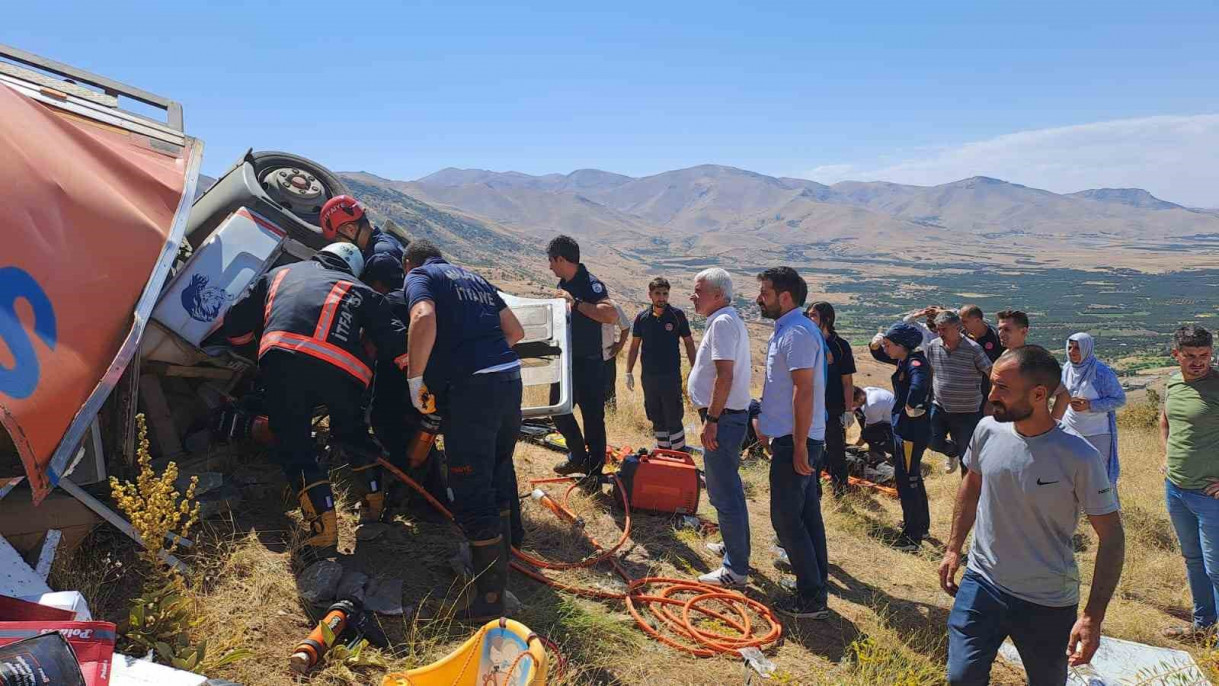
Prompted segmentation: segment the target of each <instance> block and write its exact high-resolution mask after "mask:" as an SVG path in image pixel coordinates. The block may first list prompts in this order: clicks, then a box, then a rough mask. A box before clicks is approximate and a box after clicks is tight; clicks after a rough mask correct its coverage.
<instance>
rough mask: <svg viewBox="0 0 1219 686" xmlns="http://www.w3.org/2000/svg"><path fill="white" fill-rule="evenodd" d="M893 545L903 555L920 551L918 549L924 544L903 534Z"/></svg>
mask: <svg viewBox="0 0 1219 686" xmlns="http://www.w3.org/2000/svg"><path fill="white" fill-rule="evenodd" d="M891 545H892V546H893V549H894V550H900V551H902V552H903V553H913V552H917V551H918V549H919V548H920V547H921V546H922V545H923V542H922V541H916V540H914V539H913V538H910V537H909V536H906V535H905V534H902V535H901V536H898V537H897V540H896V541H894V542H893V543H892V544H891Z"/></svg>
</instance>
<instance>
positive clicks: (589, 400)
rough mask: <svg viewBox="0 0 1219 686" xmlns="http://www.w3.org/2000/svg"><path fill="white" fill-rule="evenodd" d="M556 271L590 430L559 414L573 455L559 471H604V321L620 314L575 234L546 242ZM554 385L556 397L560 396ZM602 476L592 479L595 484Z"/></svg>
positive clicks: (576, 388)
mask: <svg viewBox="0 0 1219 686" xmlns="http://www.w3.org/2000/svg"><path fill="white" fill-rule="evenodd" d="M546 257H547V259H548V260H549V262H550V271H551V272H553V273H554V275H555V276H557V277H559V288H560V289H561V290H560V295H562V296H563V297H564V298H565V299H566V300H567V309H568V312H569V313H570V316H571V378H572V386H573V389H572V391H573V399H574V402H575V404H576V405H579V406H580V416H581V417H583V419H584V431H583V432H581V431H580V425H579V424H577V423H576V417H575V415H574V414H565V415H560V416H558V417H555V418H554V425H555V426H556V427H557V428H558V429H559V433H561V434H563V439H564V440H565V441H566V442H567V460H565V461H564V462H561V463H559V464H557V465H555V468H554V470H555V472H556V473H558V474H562V475H564V476H566V475H568V474H585V475H588V476H591V477H600V476H601V467H602V466H603V465H604V464H605V381H604V378H603V374H604V373H605V365H604V363H603V361H602V359H601V325H602V324H611V323H613V322H615V321H617V319H618V311H617V309H615V308H614V303H613V302H611V301H610V299H609V289H607V288H606V287H605V284H603V283H601V282H600V281H599V280H597V277H595V276H593V275H592V274H589V273H588V268H587V267H585V266H584V265H583V264H582V263H581V262H580V245H579V244H578V243H576V241H575V239H573V238H571V237H570V236H557V237H556V238H554V239H552V240H551V241H550V244H549V245H547V246H546ZM555 394H556V388H555V387H552V388H551V402H552V403H553V402H556V401H557V398H556V397H555ZM598 482H599V478H598V479H590V480H589V481H588V484H587V485H588V486H589V487H595V485H596V484H597V483H598Z"/></svg>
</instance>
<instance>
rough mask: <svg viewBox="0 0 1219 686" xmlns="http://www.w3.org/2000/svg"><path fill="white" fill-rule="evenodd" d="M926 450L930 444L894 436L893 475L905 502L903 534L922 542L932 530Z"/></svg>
mask: <svg viewBox="0 0 1219 686" xmlns="http://www.w3.org/2000/svg"><path fill="white" fill-rule="evenodd" d="M926 449H927V444H926V443H916V442H915V441H907V440H903V439H902V437H901V436H897V435H895V436H893V472H894V474H893V478H894V481H896V482H897V497H898V498H900V499H901V502H902V520H903V521H904V525H903V527H902V534H904V535H905V536H906V538H909V539H911V540H913V541H922V540H923V537H924V536H926V535H927V532H928V531H930V530H931V511H930V508H929V506H928V504H927V486H926V485H925V484H924V483H923V451H925V450H926Z"/></svg>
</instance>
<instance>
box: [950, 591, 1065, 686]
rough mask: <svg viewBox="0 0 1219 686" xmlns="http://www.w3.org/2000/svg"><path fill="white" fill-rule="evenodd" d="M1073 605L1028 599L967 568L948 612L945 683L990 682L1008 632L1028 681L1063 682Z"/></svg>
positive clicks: (1038, 684) (1039, 685) (1039, 684)
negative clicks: (1059, 604)
mask: <svg viewBox="0 0 1219 686" xmlns="http://www.w3.org/2000/svg"><path fill="white" fill-rule="evenodd" d="M1076 607H1077V606H1075V605H1071V606H1070V607H1046V606H1044V605H1037V604H1036V603H1030V602H1028V601H1027V600H1021V599H1019V598H1017V597H1015V596H1013V595H1011V594H1008V593H1005V592H1004V591H1002V590H1001V589H999V588H998V587H997V586H995V585H994V584H992V583H990V582H989V581H987V580H986V579H984V578H982V576H981V575H980V574H978V573H976V572H974V571H972V570H969V569H967V570H965V574H964V575H962V577H961V585H960V590H958V591H957V597H956V600H955V601H954V602H953V604H952V612H951V613H950V614H949V615H948V683H949V684H950V685H951V686H975V685H978V686H984V685H985V684H989V683H990V668H991V664H992V663H994V661H995V654H996V653H997V652H998V650H999V646H1000V645H1002V644H1003V639H1005V638H1007V637H1008V636H1011V638H1012V643H1014V644H1015V645H1016V650H1017V651H1018V652H1019V653H1020V660H1021V661H1022V662H1023V663H1024V671H1025V673H1026V674H1027V675H1028V683H1029V686H1063V685H1064V684H1066V683H1067V641H1068V640H1069V639H1070V637H1071V627H1073V626H1074V625H1075V612H1076Z"/></svg>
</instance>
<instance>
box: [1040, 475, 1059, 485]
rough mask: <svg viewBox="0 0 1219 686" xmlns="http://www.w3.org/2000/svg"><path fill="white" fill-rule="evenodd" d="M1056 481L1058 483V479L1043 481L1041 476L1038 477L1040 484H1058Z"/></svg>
mask: <svg viewBox="0 0 1219 686" xmlns="http://www.w3.org/2000/svg"><path fill="white" fill-rule="evenodd" d="M1056 483H1058V482H1057V481H1042V480H1041V477H1037V485H1038V486H1049V485H1050V484H1056Z"/></svg>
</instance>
